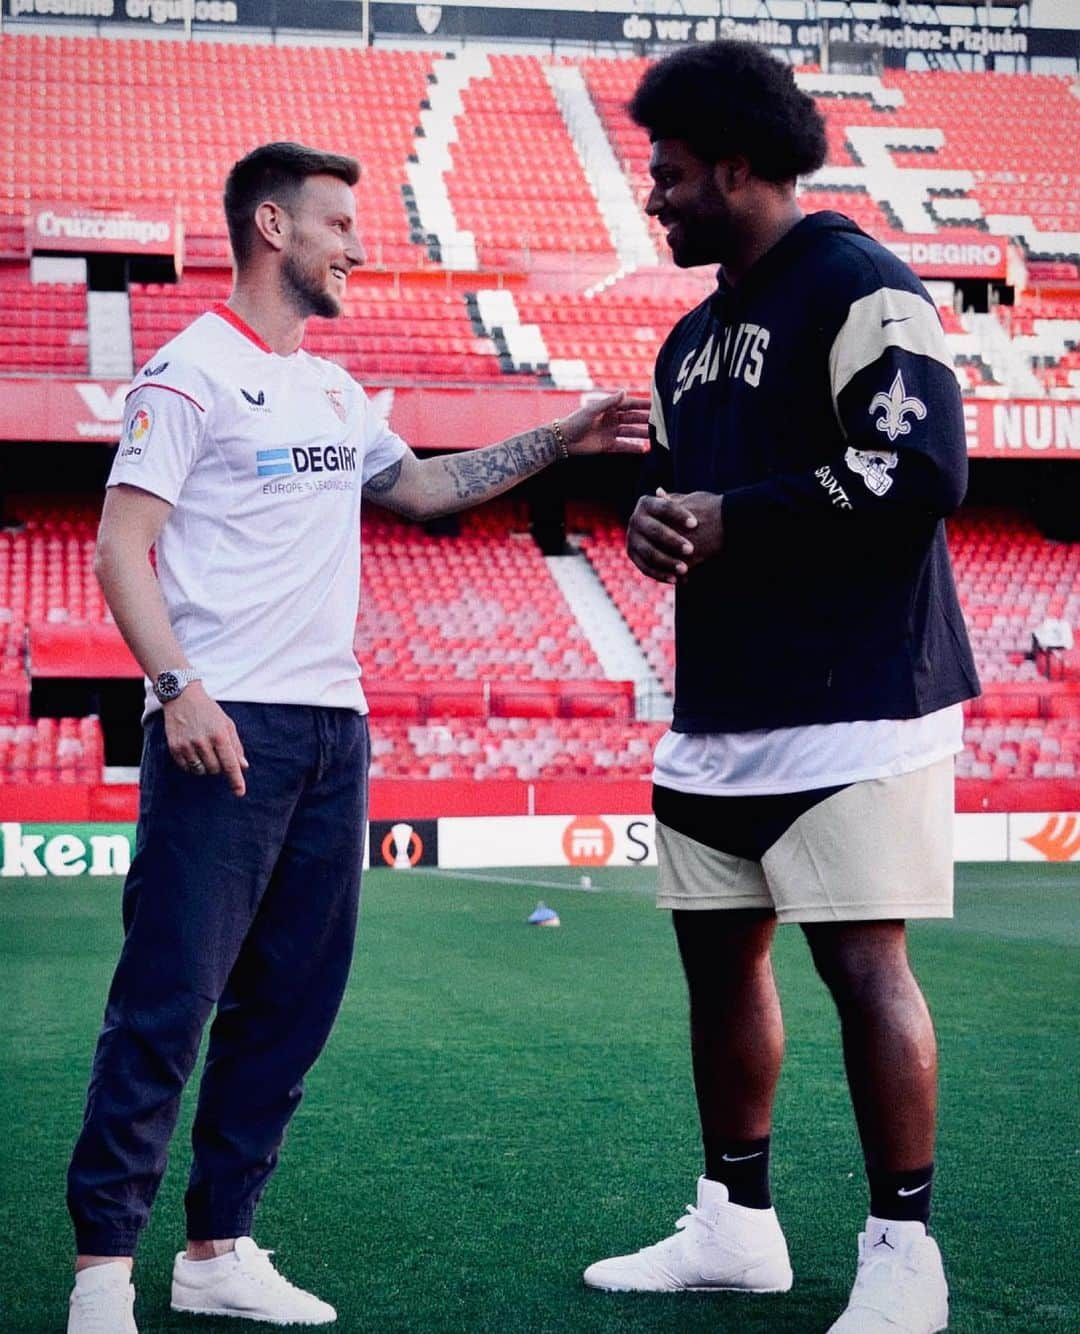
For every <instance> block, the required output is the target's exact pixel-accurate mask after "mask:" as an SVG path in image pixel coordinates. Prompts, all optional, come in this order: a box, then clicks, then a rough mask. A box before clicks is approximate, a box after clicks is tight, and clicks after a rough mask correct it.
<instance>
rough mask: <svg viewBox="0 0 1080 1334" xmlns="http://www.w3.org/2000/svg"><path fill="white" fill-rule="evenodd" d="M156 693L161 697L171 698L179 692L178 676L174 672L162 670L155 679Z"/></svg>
mask: <svg viewBox="0 0 1080 1334" xmlns="http://www.w3.org/2000/svg"><path fill="white" fill-rule="evenodd" d="M157 693H158V696H159V698H161V699H172V698H174V696H176V695H178V694H179V693H180V678H179V677H178V676H177V675H176V673H175V672H162V673H161V675H160V676H159V677H158V679H157Z"/></svg>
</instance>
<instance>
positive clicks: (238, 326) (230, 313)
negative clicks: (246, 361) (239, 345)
mask: <svg viewBox="0 0 1080 1334" xmlns="http://www.w3.org/2000/svg"><path fill="white" fill-rule="evenodd" d="M210 310H211V311H212V312H213V314H215V315H217V316H220V318H221V319H223V320H224V321H225V323H226V324H231V325H232V327H233V328H234V329H235V330H236V331H237V333H242V334H243V335H244V337H245V338H247V339H249V340H250V341H251V342H252V343H254V344H255V346H256V347H257V348H258V349H259V350H260V351H261V352H269V353H271V354H272V353H273V351H274V349H273V348H272V347H270V346H269V344H268V343H264V342H263V340H262V339H261V338H260V337H259V335H258V334H257V333H256V332H255V330H254V329H253V328H252V327H251V325H250V324H248V323H247V322H246V321H245V320H242V319H241V318H240V316H239V315H237V313H236V311H235V310H231V309H230V308H229V307H228V306H227V305H226V304H225V302H224V301H215V302H214V304H213V305H212V306H211V307H210Z"/></svg>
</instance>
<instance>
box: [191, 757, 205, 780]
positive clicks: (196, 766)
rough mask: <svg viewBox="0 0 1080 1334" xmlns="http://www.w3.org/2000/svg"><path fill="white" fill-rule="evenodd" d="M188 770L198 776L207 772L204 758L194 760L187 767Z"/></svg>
mask: <svg viewBox="0 0 1080 1334" xmlns="http://www.w3.org/2000/svg"><path fill="white" fill-rule="evenodd" d="M187 771H188V773H189V774H194V775H195V776H196V778H198V777H199V776H201V775H202V774H204V773H206V765H205V764H203V762H202V760H192V761H191V763H190V764H189V765H188V767H187Z"/></svg>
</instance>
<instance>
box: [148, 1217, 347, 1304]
mask: <svg viewBox="0 0 1080 1334" xmlns="http://www.w3.org/2000/svg"><path fill="white" fill-rule="evenodd" d="M272 1254H273V1252H272V1251H264V1250H262V1249H261V1248H260V1247H258V1246H256V1245H255V1243H254V1242H253V1241H252V1239H251V1238H250V1237H237V1239H236V1249H235V1250H233V1251H230V1252H229V1253H228V1254H227V1255H220V1256H218V1258H217V1259H216V1260H189V1259H188V1258H187V1256H186V1255H184V1253H183V1252H182V1251H181V1253H180V1254H179V1255H178V1256H177V1257H176V1263H175V1264H174V1265H173V1281H172V1309H173V1310H174V1311H186V1312H188V1313H190V1314H193V1315H231V1316H236V1317H238V1318H239V1319H241V1320H263V1321H265V1322H266V1323H267V1324H270V1325H329V1324H330V1323H331V1322H332V1321H334V1320H336V1319H337V1312H336V1311H335V1310H334V1308H333V1307H332V1306H331V1305H330V1304H329V1303H328V1302H324V1301H321V1300H320V1299H319V1298H318V1297H315V1296H313V1294H312V1293H310V1292H304V1290H303V1289H302V1288H296V1287H293V1285H292V1284H291V1283H290V1282H289V1280H288V1279H287V1278H285V1276H284V1275H283V1274H279V1273H278V1271H277V1270H276V1269H275V1268H274V1266H273V1265H272V1264H271V1263H270V1256H271V1255H272Z"/></svg>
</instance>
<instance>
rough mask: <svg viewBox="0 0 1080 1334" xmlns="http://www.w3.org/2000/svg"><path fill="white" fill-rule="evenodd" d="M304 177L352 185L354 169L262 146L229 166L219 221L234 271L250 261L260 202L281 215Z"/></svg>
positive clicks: (282, 146)
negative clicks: (277, 209) (271, 203)
mask: <svg viewBox="0 0 1080 1334" xmlns="http://www.w3.org/2000/svg"><path fill="white" fill-rule="evenodd" d="M309 176H336V177H338V179H339V180H342V181H344V182H345V184H346V185H355V184H356V182H357V181H358V180H359V179H360V164H359V162H357V160H356V159H355V158H352V157H345V156H344V155H343V154H341V153H323V152H321V151H320V150H319V149H317V148H306V147H305V146H304V145H303V144H293V143H288V142H279V143H273V144H262V145H261V146H260V147H259V148H253V149H252V150H251V152H250V153H248V154H247V155H246V156H245V157H242V158H241V159H240V161H239V162H234V163H233V167H232V170H231V171H230V172H229V175H228V179H227V180H226V181H225V221H226V223H227V224H228V228H229V241H230V243H231V245H232V250H233V255H234V257H235V259H236V263H237V264H238V265H240V266H242V265H243V264H245V263H246V262H247V260H248V258H249V257H250V255H251V247H252V241H253V236H254V225H253V224H254V218H255V210H256V209H257V208H258V207H259V205H260V204H261V203H262V202H263V201H264V200H266V199H273V200H274V201H275V203H278V204H280V205H281V207H282V208H284V209H286V210H287V209H288V208H289V205H290V204H291V203H292V202H293V201H294V200H295V198H296V196H297V194H298V193H299V192H300V190H301V189H302V188H303V184H304V182H305V181H306V180H307V178H308V177H309Z"/></svg>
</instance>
